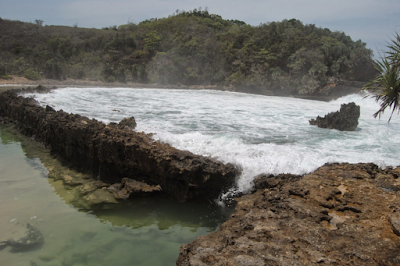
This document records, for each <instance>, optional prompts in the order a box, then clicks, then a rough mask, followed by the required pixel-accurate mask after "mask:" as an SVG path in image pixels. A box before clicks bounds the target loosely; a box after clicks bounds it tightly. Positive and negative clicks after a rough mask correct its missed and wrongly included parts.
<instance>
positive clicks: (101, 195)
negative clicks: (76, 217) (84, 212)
mask: <svg viewBox="0 0 400 266" xmlns="http://www.w3.org/2000/svg"><path fill="white" fill-rule="evenodd" d="M83 200H84V201H85V203H86V204H83V206H87V208H88V209H91V208H93V207H95V205H101V204H115V203H118V201H117V200H116V199H115V198H114V197H113V195H112V193H110V192H109V191H107V190H106V189H97V190H95V191H93V192H92V193H89V194H87V195H85V196H83Z"/></svg>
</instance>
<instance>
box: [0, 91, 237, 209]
mask: <svg viewBox="0 0 400 266" xmlns="http://www.w3.org/2000/svg"><path fill="white" fill-rule="evenodd" d="M0 116H3V117H8V118H12V119H13V120H15V121H16V123H17V125H18V127H19V130H20V131H21V132H22V133H23V134H25V135H27V136H30V137H32V138H34V139H35V140H37V141H40V142H42V143H44V144H45V145H46V146H47V147H48V148H49V149H50V150H51V152H52V153H53V154H55V155H57V156H58V157H59V158H60V159H62V160H63V161H64V162H65V163H66V164H67V165H68V166H70V167H73V168H75V169H77V170H79V171H82V172H87V173H90V174H91V175H92V176H93V177H95V178H99V179H100V180H101V181H103V182H106V183H109V184H113V183H120V182H121V180H122V178H125V177H127V178H130V179H137V178H138V177H139V178H140V181H144V182H146V183H147V184H150V185H160V187H161V188H162V190H163V191H164V192H166V193H168V194H170V195H172V196H174V197H176V198H177V199H179V200H180V201H185V200H187V199H192V198H195V197H207V198H210V197H217V196H218V195H219V193H220V192H221V190H223V189H226V188H230V187H231V186H232V185H233V183H234V180H235V177H236V175H237V174H238V173H239V170H238V169H237V168H236V167H234V166H233V165H232V164H223V163H221V162H218V161H216V160H213V159H211V158H206V157H202V156H198V155H195V154H192V153H190V152H188V151H180V150H177V149H175V148H173V147H171V146H170V145H168V144H165V143H160V142H156V141H154V140H152V139H151V136H150V135H149V134H144V133H141V132H134V131H132V128H133V127H134V125H135V124H136V123H135V122H134V119H126V120H125V121H121V123H120V124H116V123H110V124H109V125H105V124H103V123H101V122H99V121H97V120H95V119H89V118H87V117H84V116H80V115H77V114H68V113H66V112H63V111H62V110H60V111H55V110H54V109H53V108H52V107H50V106H47V107H46V108H42V107H40V106H39V105H38V103H37V102H36V101H35V100H34V99H31V98H24V97H22V96H17V95H16V94H15V92H13V91H6V92H3V93H1V94H0Z"/></svg>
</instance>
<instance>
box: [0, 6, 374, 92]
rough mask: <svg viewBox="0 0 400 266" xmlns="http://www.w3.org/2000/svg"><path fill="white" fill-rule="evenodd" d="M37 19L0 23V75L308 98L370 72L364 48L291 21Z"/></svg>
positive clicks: (184, 16)
mask: <svg viewBox="0 0 400 266" xmlns="http://www.w3.org/2000/svg"><path fill="white" fill-rule="evenodd" d="M39 22H42V21H39ZM39 22H36V23H24V22H19V21H9V20H1V19H0V33H1V34H0V58H1V63H0V76H3V77H7V75H21V76H22V75H25V76H26V77H32V78H40V77H45V78H50V79H65V78H75V79H82V78H87V79H93V80H104V81H108V82H113V81H122V82H125V81H134V82H143V83H147V82H152V83H159V84H174V85H177V84H178V85H179V84H183V85H214V84H216V85H224V86H234V87H242V88H248V89H257V90H258V91H263V90H275V91H286V93H295V94H312V93H313V92H316V91H318V90H319V89H321V88H323V87H324V86H329V85H331V84H335V83H338V82H339V81H340V80H359V81H367V80H369V79H370V78H371V76H372V75H373V74H374V68H373V66H372V59H371V56H372V51H371V50H369V49H367V48H366V47H365V43H363V42H361V41H360V40H358V41H353V40H352V39H351V38H350V37H349V36H347V35H345V34H344V33H343V32H332V31H330V30H329V29H322V28H318V27H316V26H315V25H313V24H307V25H304V24H303V23H302V22H300V21H298V20H296V19H291V20H283V21H281V22H270V23H265V24H261V25H259V26H250V25H248V24H246V23H245V22H243V21H238V20H225V19H222V18H221V17H220V16H218V15H215V14H210V13H209V12H208V11H207V10H201V9H200V10H196V9H195V10H193V11H190V12H179V11H177V12H176V13H174V14H173V15H171V16H169V17H168V18H161V19H150V20H146V21H143V22H141V23H139V24H134V23H128V24H126V25H122V26H119V27H117V26H113V27H109V28H103V29H101V30H100V29H85V28H78V27H76V26H75V27H66V26H42V23H39Z"/></svg>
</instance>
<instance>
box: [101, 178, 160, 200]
mask: <svg viewBox="0 0 400 266" xmlns="http://www.w3.org/2000/svg"><path fill="white" fill-rule="evenodd" d="M107 189H108V191H110V192H111V193H113V196H114V198H116V199H128V198H130V197H133V196H145V195H146V196H147V195H152V194H154V193H157V192H160V191H161V187H160V186H159V185H157V186H150V185H148V184H146V183H144V182H139V181H136V180H133V179H130V178H122V182H121V183H117V184H113V185H111V186H109V187H108V188H107Z"/></svg>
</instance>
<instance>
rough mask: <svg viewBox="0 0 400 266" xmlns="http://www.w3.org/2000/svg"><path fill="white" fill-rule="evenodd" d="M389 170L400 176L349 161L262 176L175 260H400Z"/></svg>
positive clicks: (399, 226)
mask: <svg viewBox="0 0 400 266" xmlns="http://www.w3.org/2000/svg"><path fill="white" fill-rule="evenodd" d="M383 174H384V175H385V178H386V181H387V182H395V181H396V180H397V179H396V178H395V177H394V174H393V171H392V170H391V169H385V170H383V169H379V168H378V167H377V166H376V165H372V164H354V165H353V164H346V163H344V164H326V165H324V166H323V167H321V168H319V169H317V170H316V171H315V172H313V173H310V174H308V175H305V176H302V177H293V178H292V177H290V176H287V175H280V176H277V177H272V176H264V177H259V181H258V182H256V184H258V186H259V188H258V189H257V190H256V191H255V192H254V193H252V194H248V195H244V196H241V197H240V198H237V199H236V201H237V206H236V213H234V214H232V215H231V217H230V219H229V220H228V221H227V222H225V223H224V224H222V225H221V227H220V228H219V230H218V231H216V232H214V233H211V234H209V235H206V236H200V237H198V238H197V239H195V240H194V241H193V242H192V243H189V244H184V245H182V246H181V249H180V254H179V257H178V259H177V265H179V266H187V265H317V264H320V263H322V264H324V265H325V264H326V265H400V254H399V250H400V237H399V235H400V216H399V213H400V192H399V191H388V190H384V189H382V188H381V187H380V186H379V182H380V180H379V179H377V178H376V176H379V175H383ZM263 179H264V181H263V182H261V181H262V180H263ZM260 180H261V181H260ZM388 219H389V221H388Z"/></svg>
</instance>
